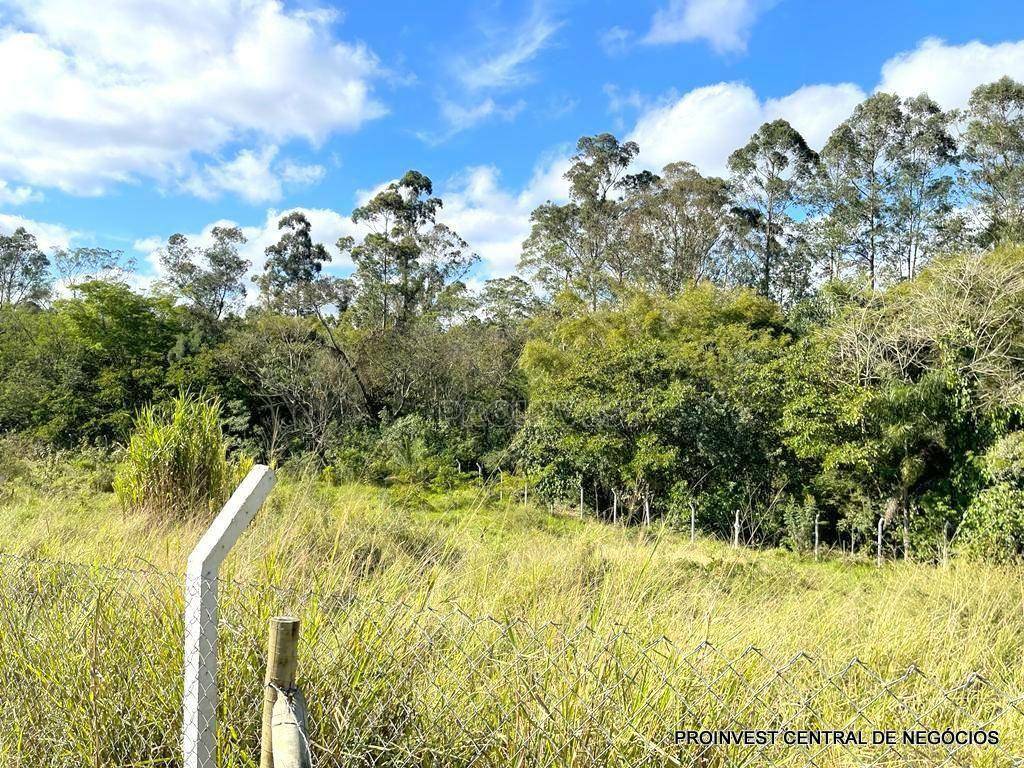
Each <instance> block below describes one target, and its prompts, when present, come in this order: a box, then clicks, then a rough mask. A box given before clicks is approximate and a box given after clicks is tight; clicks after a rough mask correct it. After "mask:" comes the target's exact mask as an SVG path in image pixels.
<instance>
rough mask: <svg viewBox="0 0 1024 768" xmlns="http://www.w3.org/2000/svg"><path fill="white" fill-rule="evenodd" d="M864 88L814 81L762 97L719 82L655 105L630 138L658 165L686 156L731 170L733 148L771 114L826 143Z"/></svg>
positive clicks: (643, 159) (648, 163) (711, 169)
mask: <svg viewBox="0 0 1024 768" xmlns="http://www.w3.org/2000/svg"><path fill="white" fill-rule="evenodd" d="M864 96H865V94H864V92H863V91H861V90H860V88H858V87H857V86H856V85H853V84H850V83H840V84H838V85H809V86H804V87H803V88H800V89H798V90H796V91H794V92H793V93H791V94H789V95H787V96H783V97H781V98H778V99H768V100H766V101H762V100H761V99H759V98H758V96H757V94H756V93H754V91H753V89H751V88H750V87H749V86H747V85H743V84H741V83H718V84H717V85H710V86H705V87H703V88H697V89H694V90H692V91H690V92H689V93H686V94H684V95H683V96H682V97H680V98H679V99H676V100H674V101H670V102H668V103H667V104H662V105H660V106H657V107H654V108H652V109H650V110H648V111H647V112H645V113H644V114H643V115H641V116H640V118H639V119H638V120H637V123H636V127H635V128H634V129H633V131H632V133H631V134H630V135H629V138H630V139H631V140H633V141H635V142H637V143H638V144H639V145H640V158H639V159H640V163H641V165H643V166H644V167H647V168H651V169H654V170H657V169H660V168H661V167H662V166H664V165H666V164H667V163H671V162H674V161H677V160H687V161H689V162H691V163H693V164H694V165H696V166H697V167H698V168H700V169H701V170H702V171H703V172H704V173H709V174H714V175H719V176H721V175H724V174H726V173H728V168H727V164H726V163H727V160H728V157H729V154H730V153H731V152H732V151H733V150H735V149H737V148H738V147H741V146H743V145H744V144H746V143H747V140H748V139H749V138H750V136H751V135H752V134H753V133H754V132H755V131H756V130H757V129H758V128H759V127H760V126H761V124H762V123H765V122H768V121H770V120H776V119H778V118H783V119H785V120H788V121H789V122H790V123H791V124H792V125H793V127H794V128H796V129H797V130H798V131H800V133H801V134H803V136H804V138H805V139H807V143H808V144H810V145H811V147H813V148H814V149H821V147H822V146H823V145H824V143H825V141H826V140H827V139H828V136H829V134H830V133H831V132H832V129H833V128H835V127H836V126H837V125H838V124H839V123H840V122H842V121H843V120H845V119H846V118H847V117H849V116H850V113H851V112H852V111H853V108H854V107H855V106H856V105H857V103H858V102H860V101H861V100H862V99H863V98H864Z"/></svg>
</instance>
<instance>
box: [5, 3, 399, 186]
mask: <svg viewBox="0 0 1024 768" xmlns="http://www.w3.org/2000/svg"><path fill="white" fill-rule="evenodd" d="M15 8H16V11H15V14H14V15H13V16H12V17H11V18H9V19H8V20H7V22H8V25H7V26H5V27H4V28H3V29H2V31H0V90H2V91H3V92H4V94H5V97H6V102H5V108H4V110H3V111H2V112H0V174H3V175H5V176H7V177H8V178H15V179H18V180H21V181H24V182H27V183H29V184H35V185H39V186H55V187H58V188H60V189H62V190H65V191H69V192H74V193H79V194H97V193H100V192H102V191H104V190H105V189H106V188H108V187H109V186H111V185H112V184H115V183H119V182H126V181H134V180H138V179H140V178H146V179H153V180H155V181H157V183H159V184H167V185H172V186H173V185H174V184H175V183H177V182H180V181H181V180H182V179H185V178H188V177H189V176H190V175H192V174H193V173H194V172H195V169H196V167H197V165H201V164H202V156H203V155H214V154H216V153H218V152H220V151H222V150H223V149H224V148H225V147H226V146H228V145H230V144H237V143H238V142H242V141H250V140H251V139H252V138H254V137H255V138H257V139H258V141H257V142H255V143H256V145H257V146H263V145H266V144H270V143H274V144H281V143H283V142H285V141H288V140H291V139H295V138H302V139H305V140H308V141H309V142H312V143H314V144H316V143H318V142H321V141H323V140H324V139H325V138H326V137H327V136H328V135H330V134H331V133H333V132H335V131H342V130H355V129H357V128H359V127H360V126H361V125H363V124H364V123H365V122H366V121H367V120H370V119H372V118H375V117H377V116H379V115H381V114H382V113H383V111H384V109H383V107H382V106H381V104H380V103H379V102H378V101H377V100H376V99H375V98H374V97H373V95H372V92H371V87H372V82H373V80H374V79H375V78H376V77H378V76H379V75H380V67H379V64H378V62H377V59H376V58H375V56H374V55H373V53H372V52H370V51H369V50H368V49H367V48H366V47H365V46H363V45H362V44H356V43H347V42H343V41H339V40H337V39H335V38H334V37H333V36H332V33H331V29H330V26H329V25H330V22H331V17H330V15H329V14H328V15H325V14H323V13H319V14H318V13H302V12H298V11H290V10H288V9H286V8H285V6H284V5H283V4H282V3H281V2H279V1H278V0H152V1H151V2H146V3H139V2H132V1H131V0H96V2H91V3H89V4H88V7H86V6H83V5H82V4H81V3H80V2H79V1H78V0H15Z"/></svg>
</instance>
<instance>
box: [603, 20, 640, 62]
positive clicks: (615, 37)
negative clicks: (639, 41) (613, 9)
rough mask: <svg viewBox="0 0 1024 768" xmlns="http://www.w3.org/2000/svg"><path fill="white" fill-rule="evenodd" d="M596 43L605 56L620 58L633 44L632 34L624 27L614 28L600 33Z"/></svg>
mask: <svg viewBox="0 0 1024 768" xmlns="http://www.w3.org/2000/svg"><path fill="white" fill-rule="evenodd" d="M598 42H599V43H600V44H601V50H603V51H604V52H605V54H606V55H608V56H621V55H622V54H624V53H625V52H626V51H628V50H629V47H630V44H631V43H632V42H633V33H632V32H631V31H630V30H628V29H625V28H624V27H619V26H614V27H611V28H610V29H606V30H605V31H604V32H602V33H601V35H600V37H598Z"/></svg>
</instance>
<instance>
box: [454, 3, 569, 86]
mask: <svg viewBox="0 0 1024 768" xmlns="http://www.w3.org/2000/svg"><path fill="white" fill-rule="evenodd" d="M561 26H562V24H561V22H558V21H555V20H553V19H551V18H550V17H549V16H548V14H547V13H546V12H545V11H544V9H543V8H542V7H541V4H540V3H537V4H535V5H534V7H533V11H532V13H531V14H530V16H529V18H527V19H526V21H525V22H523V24H521V25H520V26H519V27H518V28H517V29H515V30H512V31H509V30H504V29H503V30H498V31H494V32H492V33H491V35H490V36H491V42H490V44H489V45H487V46H485V50H484V51H483V52H482V53H481V54H480V55H478V56H475V57H461V58H459V59H457V60H456V62H455V71H456V76H457V77H458V79H459V81H460V82H461V83H462V84H463V85H464V86H465V87H466V88H469V89H470V90H481V89H485V88H512V87H517V86H520V85H524V84H526V83H528V82H530V80H531V79H532V75H531V74H530V72H529V71H528V70H527V69H526V65H527V64H529V63H530V62H531V61H532V60H533V59H534V58H535V57H536V56H537V54H539V53H540V52H541V51H542V50H543V49H544V48H545V47H547V46H548V45H549V44H550V41H551V38H552V37H553V36H554V34H555V32H557V31H558V30H559V28H560V27H561Z"/></svg>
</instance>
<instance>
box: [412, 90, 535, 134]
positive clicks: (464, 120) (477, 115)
mask: <svg viewBox="0 0 1024 768" xmlns="http://www.w3.org/2000/svg"><path fill="white" fill-rule="evenodd" d="M440 105H441V117H442V118H443V119H444V121H445V123H446V124H447V126H448V127H447V128H446V129H445V130H444V131H441V132H437V133H433V132H430V131H419V132H417V134H416V135H417V136H418V137H419V138H420V140H421V141H424V142H426V143H427V144H441V143H443V142H445V141H447V140H448V139H450V138H451V137H452V136H455V135H456V134H458V133H462V132H463V131H467V130H469V129H470V128H473V127H475V126H476V125H478V124H480V123H482V122H484V121H486V120H491V119H498V120H505V121H508V120H514V119H515V117H516V116H517V115H518V114H519V113H520V112H522V111H523V109H524V108H525V107H526V102H525V101H523V100H522V99H520V100H518V101H516V102H514V103H513V104H509V105H507V106H503V105H501V104H498V103H497V102H496V101H495V100H494V99H492V98H490V97H487V98H486V99H484V100H483V101H481V102H479V103H477V104H473V105H471V106H464V105H462V104H459V103H456V102H454V101H449V100H448V99H440Z"/></svg>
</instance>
